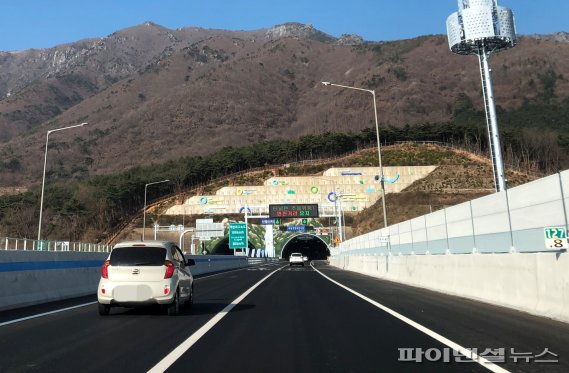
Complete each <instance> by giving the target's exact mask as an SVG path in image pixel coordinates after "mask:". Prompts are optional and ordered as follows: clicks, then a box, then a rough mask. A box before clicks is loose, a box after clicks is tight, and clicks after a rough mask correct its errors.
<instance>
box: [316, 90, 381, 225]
mask: <svg viewBox="0 0 569 373" xmlns="http://www.w3.org/2000/svg"><path fill="white" fill-rule="evenodd" d="M322 84H323V85H325V86H334V87H340V88H346V89H354V90H356V91H364V92H368V93H371V94H372V96H373V113H374V116H375V134H376V137H377V158H378V161H379V182H380V185H381V203H382V206H383V226H384V227H385V228H387V209H386V208H385V180H384V175H383V165H382V164H381V143H380V141H379V123H378V121H377V104H376V102H375V90H373V89H364V88H357V87H350V86H347V85H341V84H334V83H330V82H322Z"/></svg>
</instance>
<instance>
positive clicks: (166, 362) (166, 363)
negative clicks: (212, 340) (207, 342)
mask: <svg viewBox="0 0 569 373" xmlns="http://www.w3.org/2000/svg"><path fill="white" fill-rule="evenodd" d="M284 267H285V266H282V267H280V268H278V269H276V270H274V271H272V272H271V273H269V274H268V275H267V276H265V277H263V278H262V279H261V280H260V281H259V282H257V283H256V284H255V285H253V286H252V287H250V288H249V289H248V290H247V291H245V292H244V293H243V294H241V295H240V296H239V297H237V298H236V299H235V300H234V301H233V302H231V303H230V304H228V305H227V306H226V307H225V308H224V309H223V310H221V311H220V312H219V313H218V314H217V315H215V316H214V317H212V318H211V319H210V320H209V321H208V322H207V323H205V324H204V325H203V326H202V327H201V328H199V329H198V330H197V331H195V332H194V334H192V335H191V336H189V337H188V339H186V340H185V341H184V342H182V343H181V344H180V345H179V346H178V347H176V348H175V349H174V350H173V351H172V352H170V353H169V354H168V355H166V357H164V358H163V359H162V360H160V362H158V364H156V365H155V366H154V367H152V368H151V369H150V370H149V371H148V372H149V373H158V372H164V371H165V370H166V369H168V368H169V367H170V366H171V365H172V364H174V363H175V362H176V360H178V359H179V358H180V357H181V356H182V355H183V354H184V353H185V352H186V351H188V350H189V349H190V348H191V347H192V346H193V345H194V344H195V343H196V342H197V341H199V339H200V338H201V337H203V336H204V335H205V334H206V333H207V332H208V331H209V330H210V329H211V328H213V327H214V326H215V324H217V323H218V322H219V321H221V319H223V318H224V317H225V316H226V315H227V314H228V313H229V311H231V310H232V309H233V308H234V307H235V306H236V305H238V304H239V302H241V301H242V300H243V299H245V297H246V296H248V295H249V294H251V292H252V291H253V290H255V289H256V288H257V287H258V286H259V285H261V284H262V283H263V282H265V280H266V279H268V278H269V277H271V276H272V275H274V274H275V273H277V272H278V271H280V270H281V269H283V268H284Z"/></svg>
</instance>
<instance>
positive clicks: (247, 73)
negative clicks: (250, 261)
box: [0, 22, 569, 186]
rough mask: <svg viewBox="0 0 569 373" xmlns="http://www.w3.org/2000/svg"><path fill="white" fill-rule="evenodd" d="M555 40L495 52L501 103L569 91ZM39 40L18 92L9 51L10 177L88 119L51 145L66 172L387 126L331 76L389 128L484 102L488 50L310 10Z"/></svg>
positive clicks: (6, 128)
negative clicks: (295, 16)
mask: <svg viewBox="0 0 569 373" xmlns="http://www.w3.org/2000/svg"><path fill="white" fill-rule="evenodd" d="M552 40H553V39H552ZM552 40H544V39H543V38H542V39H536V38H534V37H521V38H520V43H519V45H518V46H517V47H516V48H514V49H512V50H510V51H507V52H504V53H501V54H498V55H496V56H494V57H493V61H492V65H493V67H494V80H495V93H496V98H497V103H498V105H500V108H503V109H515V108H518V107H523V105H525V104H526V103H527V102H533V101H536V100H539V99H540V95H541V94H542V93H544V92H545V93H547V92H549V93H551V92H553V96H552V97H554V98H556V99H557V100H559V101H562V100H563V99H564V98H566V97H568V96H569V82H568V80H567V78H566V77H564V76H563V74H562V72H563V71H569V64H568V62H567V61H569V45H566V44H565V43H562V44H561V47H560V46H559V44H560V42H559V41H552ZM29 53H31V56H32V57H30V59H29V60H26V61H27V65H25V69H24V70H22V71H20V73H19V75H20V76H26V77H27V78H28V80H29V83H27V85H26V86H24V87H22V88H18V89H16V90H14V91H10V96H9V97H5V96H6V94H7V91H5V90H6V89H8V88H9V87H15V84H16V83H14V82H15V81H17V79H15V78H14V77H15V76H18V73H17V72H15V71H12V72H11V73H10V71H8V73H6V74H4V72H5V71H6V69H8V68H9V67H10V66H12V65H10V64H7V63H5V62H2V61H4V59H3V58H0V92H4V98H3V99H2V100H0V158H1V159H2V160H3V162H4V167H2V166H3V164H2V163H0V186H15V185H20V184H24V183H33V182H36V183H37V181H38V176H37V175H39V174H40V167H41V165H40V163H39V162H37V159H40V157H41V156H42V155H43V151H44V149H43V145H42V144H44V143H45V131H47V130H48V129H53V128H57V127H63V126H66V125H72V124H77V123H79V122H85V121H87V122H89V125H88V126H85V128H81V129H77V130H76V131H74V132H73V134H71V133H69V134H68V136H65V137H63V136H61V137H60V136H58V137H57V138H55V137H54V139H53V140H52V141H53V142H52V143H51V144H50V146H52V147H53V149H55V150H57V157H56V159H48V165H49V166H50V167H54V166H57V167H56V168H55V169H56V170H57V171H52V172H54V173H56V174H58V175H60V176H61V177H69V176H71V177H81V175H85V174H99V173H110V172H113V171H116V170H122V169H125V168H131V167H136V166H139V165H144V164H151V163H153V162H163V161H167V160H169V159H176V158H179V157H181V156H187V155H196V154H208V153H211V152H213V151H215V150H216V149H220V148H222V147H224V146H241V145H247V144H251V143H257V142H259V141H264V140H268V139H286V138H291V137H293V138H296V137H299V136H302V135H308V134H319V133H323V132H326V131H339V132H348V131H357V130H361V129H363V128H368V127H371V126H373V115H372V111H371V110H372V105H371V104H372V103H371V100H370V97H371V96H368V95H366V94H362V93H360V92H353V91H348V90H341V89H336V88H326V87H323V86H321V84H320V82H321V81H323V80H326V81H333V82H337V83H340V84H345V85H352V86H357V87H362V88H366V89H375V90H376V94H377V98H378V110H379V113H380V121H381V122H382V127H383V126H385V125H393V126H399V127H401V126H405V125H417V124H421V123H426V122H445V121H449V120H451V119H452V118H453V116H454V115H455V114H456V110H457V109H456V102H457V100H459V99H461V97H462V98H463V97H464V96H463V95H466V96H467V97H468V98H469V99H470V100H471V101H472V106H473V107H475V108H479V110H480V109H481V108H483V103H482V98H481V94H480V76H479V72H478V66H477V62H476V60H475V59H473V58H467V57H462V56H455V55H453V54H452V53H451V52H450V51H449V50H448V45H447V44H446V38H445V37H443V36H440V35H434V36H423V37H418V38H415V39H408V40H402V41H396V42H377V43H376V42H364V41H363V40H362V39H361V38H359V37H357V36H354V35H346V36H341V37H340V38H334V37H331V36H329V35H327V34H325V33H322V32H321V31H318V30H316V29H314V28H313V27H312V26H310V25H303V24H298V23H286V24H283V25H276V26H274V27H273V28H269V29H261V30H255V31H227V30H208V29H201V28H193V27H188V28H181V29H176V30H170V29H167V28H164V27H162V26H159V25H156V24H154V23H151V22H145V23H143V24H141V25H138V26H134V27H131V28H127V29H124V30H119V31H117V32H115V33H112V34H110V35H108V36H107V37H105V38H101V39H86V40H83V41H79V42H77V43H70V44H65V45H64V47H63V46H59V47H56V48H55V49H50V50H49V51H44V54H41V51H40V52H38V51H33V52H29ZM0 56H2V55H0ZM22 58H23V59H24V57H22ZM12 62H13V63H15V62H14V61H12ZM32 66H40V67H43V69H44V70H42V69H39V70H41V71H43V73H40V72H36V70H38V69H36V68H35V67H32ZM8 70H9V69H8ZM28 72H29V74H30V75H29V76H28ZM34 74H35V75H34ZM546 74H549V75H546ZM2 89H4V91H2ZM12 89H14V88H12ZM548 89H549V91H548ZM481 122H483V119H482V120H481ZM50 158H51V157H50ZM10 165H11V166H10Z"/></svg>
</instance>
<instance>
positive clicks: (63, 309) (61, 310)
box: [0, 302, 97, 326]
mask: <svg viewBox="0 0 569 373" xmlns="http://www.w3.org/2000/svg"><path fill="white" fill-rule="evenodd" d="M96 303H97V302H91V303H83V304H79V305H77V306H72V307H67V308H61V309H59V310H54V311H49V312H45V313H40V314H37V315H32V316H28V317H22V318H21V319H16V320H10V321H6V322H3V323H0V326H5V325H10V324H15V323H17V322H21V321H26V320H31V319H36V318H38V317H42V316H47V315H53V314H54V313H59V312H64V311H69V310H72V309H75V308H80V307H85V306H90V305H92V304H96Z"/></svg>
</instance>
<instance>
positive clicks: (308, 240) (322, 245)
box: [280, 233, 330, 260]
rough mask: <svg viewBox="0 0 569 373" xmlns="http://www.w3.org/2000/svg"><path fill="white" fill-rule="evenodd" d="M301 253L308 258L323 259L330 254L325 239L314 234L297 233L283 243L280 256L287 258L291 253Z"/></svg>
mask: <svg viewBox="0 0 569 373" xmlns="http://www.w3.org/2000/svg"><path fill="white" fill-rule="evenodd" d="M298 252H299V253H302V255H303V256H307V257H308V260H323V259H326V258H328V257H329V256H330V249H329V247H328V244H327V243H326V241H324V240H323V239H322V238H320V237H319V236H318V235H316V234H310V233H299V234H296V235H294V236H292V237H290V238H289V239H288V240H287V241H286V243H285V244H284V245H283V248H282V250H281V255H280V257H281V258H282V259H287V260H288V258H289V256H290V254H292V253H298Z"/></svg>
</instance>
